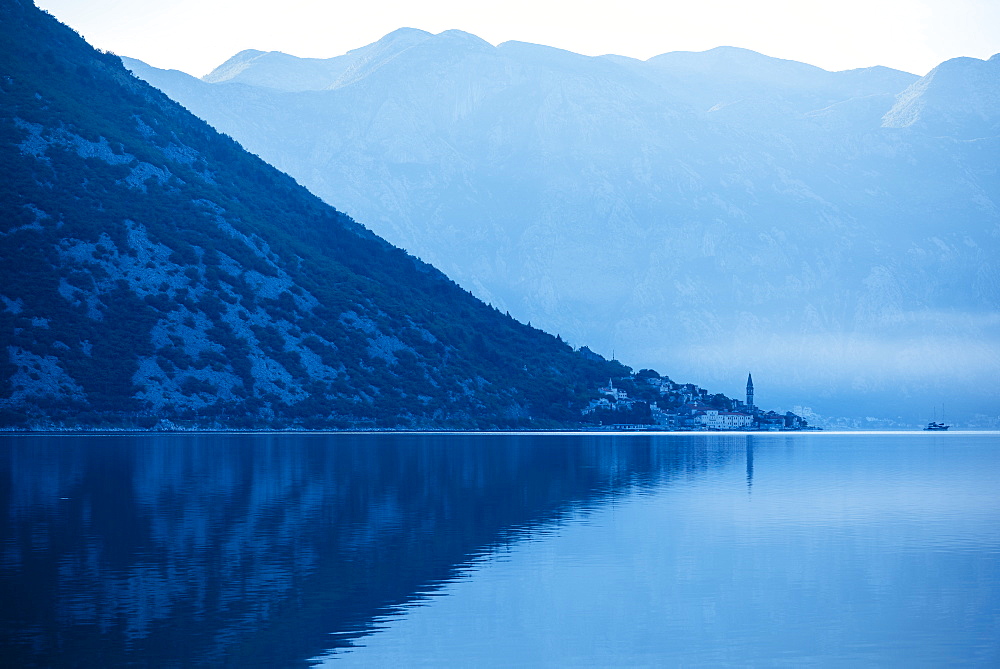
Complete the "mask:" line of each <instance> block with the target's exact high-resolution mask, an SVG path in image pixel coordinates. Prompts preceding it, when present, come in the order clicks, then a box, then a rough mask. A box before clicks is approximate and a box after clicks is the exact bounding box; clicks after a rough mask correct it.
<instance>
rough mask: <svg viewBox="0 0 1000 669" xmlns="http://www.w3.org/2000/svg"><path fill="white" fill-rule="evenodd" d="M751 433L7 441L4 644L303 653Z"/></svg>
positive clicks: (369, 625)
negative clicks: (677, 438) (690, 437)
mask: <svg viewBox="0 0 1000 669" xmlns="http://www.w3.org/2000/svg"><path fill="white" fill-rule="evenodd" d="M743 444H744V441H743V439H742V438H739V437H729V438H726V437H719V438H716V439H714V440H710V441H708V440H700V441H698V442H696V443H692V442H683V443H675V442H670V441H664V440H663V439H662V438H661V439H654V438H651V437H642V436H622V437H614V436H608V435H594V436H579V435H575V436H561V435H540V436H524V435H520V436H514V435H479V436H467V435H167V436H7V437H0V481H2V486H3V487H2V489H0V500H2V503H3V508H2V512H0V522H2V538H3V549H2V560H0V583H2V588H3V598H2V601H3V602H4V604H3V605H2V607H3V609H2V611H3V613H2V616H3V628H4V630H5V633H4V638H3V644H4V645H3V648H2V649H0V650H2V651H3V656H4V657H5V658H7V659H8V660H10V661H12V662H13V663H14V664H18V665H23V666H28V665H33V664H37V665H64V664H67V663H69V664H75V663H77V662H81V663H83V664H85V665H93V664H104V665H112V666H113V665H120V664H127V663H132V662H139V663H143V664H145V663H153V664H185V665H190V664H217V663H227V664H250V665H254V666H287V665H289V664H296V663H303V662H304V661H305V660H306V658H309V657H313V656H316V655H319V654H321V653H324V652H327V651H329V650H331V648H336V647H338V646H343V645H348V644H350V643H351V640H352V639H355V638H357V637H359V636H362V635H365V634H367V633H369V632H370V631H371V630H372V629H373V625H375V623H374V621H375V620H376V618H377V617H378V616H380V615H384V614H385V613H387V612H389V611H392V610H394V609H395V608H396V607H399V606H401V605H404V604H406V603H407V602H410V601H413V600H414V599H418V598H420V597H421V596H422V594H421V593H426V592H428V591H429V590H431V591H433V590H434V589H435V588H436V587H437V586H438V584H441V583H445V582H447V581H449V580H450V579H452V578H453V577H454V576H455V575H456V574H457V573H459V571H460V570H461V565H464V564H466V563H468V562H469V561H470V560H471V559H474V558H475V557H477V556H482V555H485V554H489V553H490V552H491V551H492V550H493V549H494V548H495V547H497V546H502V545H506V544H509V543H511V542H515V541H517V540H518V538H519V537H521V536H524V535H526V534H528V533H530V532H532V531H535V530H536V529H537V528H539V527H543V528H544V527H546V526H547V525H549V524H551V523H552V521H554V520H557V519H559V518H561V517H565V516H566V515H567V514H572V513H575V512H577V511H579V510H581V509H588V508H594V507H599V506H600V505H601V504H603V503H604V502H606V501H607V500H608V499H611V498H614V497H615V496H618V495H621V494H623V493H624V492H625V491H628V490H633V489H635V488H637V487H650V486H656V485H659V484H661V483H663V482H665V481H668V480H670V479H672V478H676V477H691V476H695V477H696V476H699V475H700V474H701V473H703V472H705V471H707V470H709V469H711V468H712V467H716V466H719V465H721V464H724V463H726V462H728V461H730V460H731V459H732V458H733V457H734V456H735V455H736V454H738V453H739V454H740V457H742V451H743Z"/></svg>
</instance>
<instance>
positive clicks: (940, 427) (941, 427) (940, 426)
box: [924, 421, 951, 430]
mask: <svg viewBox="0 0 1000 669" xmlns="http://www.w3.org/2000/svg"><path fill="white" fill-rule="evenodd" d="M949 427H951V425H945V424H944V423H935V422H933V421H932V422H930V423H927V427H925V428H924V429H925V430H947V429H948V428H949Z"/></svg>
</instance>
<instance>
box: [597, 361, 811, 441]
mask: <svg viewBox="0 0 1000 669" xmlns="http://www.w3.org/2000/svg"><path fill="white" fill-rule="evenodd" d="M598 392H599V393H600V394H601V397H600V398H599V399H595V400H591V401H590V403H589V404H588V405H587V407H586V408H584V409H583V411H582V412H581V413H582V415H583V419H584V421H585V422H587V423H591V424H593V425H594V426H595V427H598V428H605V429H615V430H628V429H633V430H648V429H654V430H656V429H659V430H703V431H720V430H743V431H746V430H763V431H782V430H807V429H816V428H811V427H809V425H808V423H807V422H806V421H805V420H804V419H803V418H801V417H800V416H797V415H796V414H794V413H792V412H790V411H789V412H786V413H784V414H780V413H777V412H775V411H762V410H761V409H759V408H758V407H757V405H756V404H755V403H754V389H753V376H752V375H750V374H748V375H747V386H746V400H745V401H744V400H739V399H731V398H729V397H727V396H725V395H722V394H714V395H711V394H709V392H708V391H707V390H705V389H704V388H701V387H699V386H696V385H694V384H693V383H675V382H674V381H671V380H670V378H668V377H666V376H660V375H659V374H658V373H656V372H655V371H653V370H651V369H644V370H641V371H639V372H638V373H636V374H633V375H631V376H627V377H622V378H619V379H617V380H615V379H608V383H607V385H605V386H602V387H600V388H598Z"/></svg>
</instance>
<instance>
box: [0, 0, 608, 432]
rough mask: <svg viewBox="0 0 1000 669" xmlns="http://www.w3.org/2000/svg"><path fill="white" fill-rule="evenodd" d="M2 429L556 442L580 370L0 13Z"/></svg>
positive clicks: (106, 63)
mask: <svg viewBox="0 0 1000 669" xmlns="http://www.w3.org/2000/svg"><path fill="white" fill-rule="evenodd" d="M0 55H2V57H0V63H2V66H0V165H2V174H3V179H0V261H2V265H0V267H2V269H0V300H2V302H0V333H2V337H3V341H2V351H0V352H2V356H0V388H2V391H0V392H2V394H0V419H2V422H3V423H4V424H14V425H23V424H26V423H27V424H36V425H46V424H50V425H52V424H54V425H58V424H63V425H70V426H72V425H82V426H94V425H102V424H106V425H126V426H129V425H132V426H134V425H138V426H153V425H156V424H158V423H159V424H161V425H169V424H172V423H174V424H176V423H180V424H184V425H200V426H219V427H281V426H306V427H331V426H332V427H373V426H374V427H397V426H404V427H406V426H410V427H448V426H457V427H493V426H508V427H513V426H527V425H535V426H538V425H542V426H544V425H566V424H572V423H573V422H575V421H576V420H578V418H579V408H580V406H581V405H583V404H585V402H586V400H587V398H588V397H590V396H592V395H593V393H594V388H596V386H597V384H598V382H599V381H601V380H604V379H606V378H607V377H608V376H610V375H613V374H620V373H622V372H623V371H624V368H622V366H621V365H619V364H617V363H608V362H605V361H603V360H600V359H597V360H595V359H592V358H591V359H587V358H585V357H584V356H582V355H580V354H578V353H576V352H574V351H573V350H572V349H571V348H570V347H569V346H568V345H567V344H565V343H563V342H562V341H561V340H559V339H557V338H556V337H553V336H551V335H548V334H545V333H543V332H541V331H539V330H537V329H534V328H532V327H530V326H526V325H522V324H521V323H519V322H517V321H515V320H514V319H513V318H511V317H509V316H507V315H504V314H503V313H501V312H499V311H497V310H496V309H494V308H493V307H490V306H488V305H486V304H484V303H482V302H481V301H479V300H477V299H476V298H474V297H473V296H472V295H470V294H469V293H468V292H466V291H464V290H462V289H461V288H459V287H458V286H456V285H455V284H454V283H453V282H452V281H450V280H449V279H448V278H447V277H445V276H444V275H443V274H441V273H440V272H438V271H437V270H436V269H434V268H433V267H431V266H429V265H427V264H425V263H423V262H421V261H420V260H417V259H415V258H414V257H412V256H410V255H408V254H407V253H405V252H403V251H401V250H400V249H398V248H395V247H393V246H391V245H390V244H388V243H386V242H385V241H383V240H382V239H380V238H378V237H376V236H375V235H373V234H372V233H371V232H369V231H368V230H367V229H365V228H363V227H362V226H360V225H358V224H357V223H355V222H354V221H353V220H351V219H350V218H349V217H347V216H345V215H344V214H342V213H340V212H338V211H336V210H334V209H333V208H331V207H330V206H328V205H326V204H324V203H323V202H321V201H320V200H319V199H318V198H316V197H315V196H313V195H311V194H310V193H309V192H308V191H306V190H305V189H304V188H302V187H301V186H299V185H298V184H297V183H295V181H293V180H292V179H291V178H290V177H288V176H286V175H285V174H282V173H281V172H279V171H277V170H275V169H274V168H272V167H270V166H269V165H267V164H266V163H264V162H263V161H262V160H260V159H258V158H257V157H255V156H252V155H250V154H248V153H246V152H245V151H243V150H242V148H241V147H240V146H239V145H238V144H237V143H236V142H234V141H233V140H232V139H230V138H229V137H227V136H224V135H220V134H219V133H217V132H216V131H214V130H213V129H211V128H210V127H209V126H208V125H207V124H206V123H204V122H203V121H201V120H199V119H197V118H195V117H194V116H193V115H191V114H190V113H188V112H187V111H186V110H184V109H183V108H182V107H181V106H180V105H178V104H177V103H175V102H173V101H171V100H170V99H168V98H167V97H166V96H165V95H163V94H162V93H160V92H159V91H157V90H155V89H153V88H151V87H150V86H148V85H147V84H146V83H145V82H142V81H140V80H138V79H135V78H134V77H133V76H132V75H131V74H129V73H128V72H127V71H126V70H125V69H124V67H123V66H122V64H121V62H120V60H119V59H118V58H117V57H116V56H114V55H111V54H105V53H100V52H97V51H95V50H93V49H92V48H91V47H90V46H89V45H87V44H86V43H85V42H84V41H83V40H82V39H81V38H80V37H79V36H78V35H76V34H75V33H73V32H72V31H71V30H70V29H68V28H67V27H65V26H63V25H62V24H60V23H58V22H57V21H56V20H55V19H53V18H52V17H51V16H49V15H47V14H45V13H43V12H41V11H39V10H37V9H36V8H35V7H34V6H33V5H32V4H31V3H30V2H28V1H27V0H3V2H2V3H0Z"/></svg>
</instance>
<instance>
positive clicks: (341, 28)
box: [36, 0, 1000, 76]
mask: <svg viewBox="0 0 1000 669" xmlns="http://www.w3.org/2000/svg"><path fill="white" fill-rule="evenodd" d="M36 4H37V5H38V6H39V7H41V8H43V9H46V10H48V11H49V12H51V13H52V14H53V15H55V16H56V17H57V18H59V19H60V20H61V21H63V22H64V23H66V24H68V25H70V26H71V27H73V28H75V29H76V30H77V31H78V32H80V33H81V34H82V35H83V36H84V37H86V38H87V39H88V40H89V41H90V42H91V43H92V44H94V45H95V46H98V47H100V48H103V49H109V50H111V51H114V52H115V53H117V54H119V55H123V56H131V57H133V58H138V59H140V60H144V61H146V62H147V63H149V64H151V65H154V66H157V67H162V68H173V69H178V70H183V71H185V72H188V73H190V74H194V75H197V76H201V75H203V74H206V73H207V72H209V71H210V70H211V69H212V68H214V67H215V66H216V65H219V64H220V63H222V62H223V61H224V60H226V59H227V58H229V57H230V56H232V55H233V54H235V53H236V52H238V51H241V50H243V49H261V50H264V51H271V50H274V51H283V52H285V53H290V54H293V55H296V56H308V57H320V58H328V57H331V56H337V55H340V54H342V53H344V52H345V51H347V50H349V49H353V48H356V47H359V46H363V45H365V44H368V43H370V42H373V41H375V40H377V39H378V38H379V37H382V36H383V35H385V34H386V33H389V32H391V31H392V30H395V29H396V28H400V27H403V26H406V27H410V28H421V29H423V30H427V31H430V32H434V33H437V32H441V31H442V30H448V29H450V28H458V29H460V30H465V31H466V32H470V33H474V34H476V35H478V36H479V37H482V38H483V39H485V40H487V41H488V42H491V43H493V44H499V43H500V42H504V41H507V40H520V41H523V42H534V43H538V44H547V45H549V46H555V47H559V48H562V49H568V50H570V51H575V52H577V53H583V54H587V55H593V56H596V55H601V54H605V53H617V54H621V55H626V56H633V57H635V58H642V59H646V58H649V57H650V56H654V55H656V54H659V53H664V52H667V51H704V50H705V49H711V48H712V47H716V46H721V45H727V46H739V47H744V48H747V49H753V50H755V51H760V52H761V53H765V54H767V55H770V56H776V57H779V58H789V59H793V60H800V61H803V62H807V63H811V64H813V65H818V66H820V67H823V68H826V69H828V70H842V69H849V68H854V67H867V66H871V65H887V66H890V67H895V68H898V69H902V70H907V71H909V72H913V73H916V74H925V73H926V72H927V71H928V70H929V69H931V68H932V67H934V66H935V65H937V64H938V63H940V62H941V61H943V60H947V59H948V58H954V57H956V56H974V57H976V58H988V57H989V56H991V55H993V54H994V53H996V52H1000V0H837V1H834V0H755V1H754V0H694V1H692V0H684V1H683V2H679V1H675V0H662V1H659V2H656V1H649V0H617V1H616V2H614V3H612V2H611V1H610V0H601V1H600V2H596V1H593V0H502V1H498V0H480V1H477V0H419V1H418V0H351V1H350V2H346V1H340V0H36Z"/></svg>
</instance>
